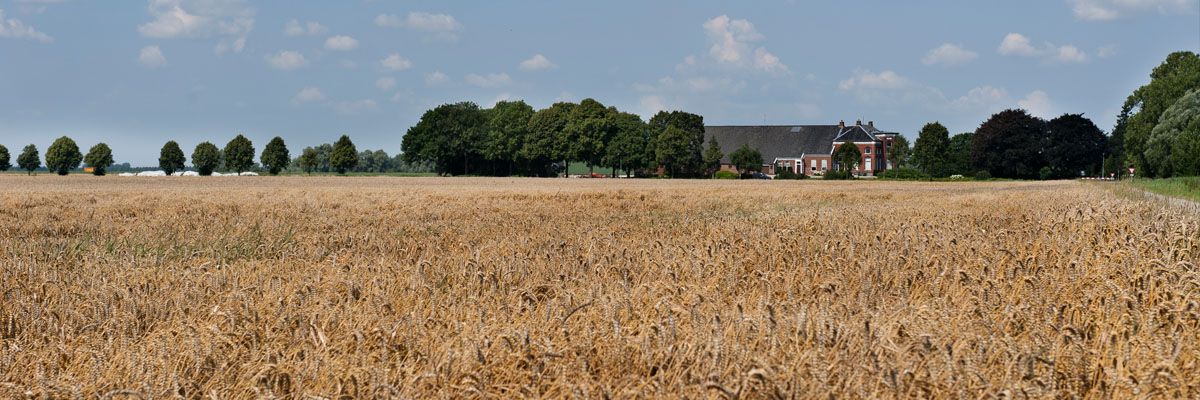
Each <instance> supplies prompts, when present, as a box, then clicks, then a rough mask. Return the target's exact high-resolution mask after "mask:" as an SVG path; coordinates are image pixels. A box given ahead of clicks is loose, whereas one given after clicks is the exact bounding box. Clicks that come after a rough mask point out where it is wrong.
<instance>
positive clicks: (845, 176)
mask: <svg viewBox="0 0 1200 400" xmlns="http://www.w3.org/2000/svg"><path fill="white" fill-rule="evenodd" d="M823 179H825V180H839V181H844V180H850V179H854V173H853V172H850V171H838V170H829V171H825V177H824V178H823Z"/></svg>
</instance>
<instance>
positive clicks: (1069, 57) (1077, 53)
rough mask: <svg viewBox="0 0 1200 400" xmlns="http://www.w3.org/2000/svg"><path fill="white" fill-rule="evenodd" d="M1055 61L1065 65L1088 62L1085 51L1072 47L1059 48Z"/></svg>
mask: <svg viewBox="0 0 1200 400" xmlns="http://www.w3.org/2000/svg"><path fill="white" fill-rule="evenodd" d="M1054 60H1055V61H1058V62H1063V63H1081V62H1086V61H1087V60H1088V57H1087V54H1086V53H1084V52H1083V50H1079V48H1077V47H1075V46H1071V45H1067V46H1062V47H1059V48H1058V52H1057V53H1055V55H1054Z"/></svg>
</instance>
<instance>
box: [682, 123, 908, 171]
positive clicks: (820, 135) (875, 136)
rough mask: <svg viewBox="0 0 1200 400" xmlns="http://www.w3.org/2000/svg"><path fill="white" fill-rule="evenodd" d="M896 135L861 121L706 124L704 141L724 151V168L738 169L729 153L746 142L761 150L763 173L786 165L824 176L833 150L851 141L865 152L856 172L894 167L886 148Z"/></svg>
mask: <svg viewBox="0 0 1200 400" xmlns="http://www.w3.org/2000/svg"><path fill="white" fill-rule="evenodd" d="M896 135H897V133H895V132H884V131H881V130H879V129H876V128H875V122H874V121H869V122H867V123H866V124H865V125H864V124H863V123H862V121H858V122H856V123H855V124H854V125H852V126H847V125H846V122H845V121H842V122H839V123H838V124H837V125H766V126H706V127H704V140H705V142H706V143H707V142H708V141H709V140H712V139H714V138H715V139H716V140H717V143H718V144H719V145H720V147H721V152H722V153H725V157H724V158H722V159H721V170H723V171H735V170H736V169H735V168H734V166H733V164H732V163H731V162H730V160H729V154H730V153H732V152H733V151H734V150H737V149H738V148H739V147H742V145H743V144H744V145H748V146H750V148H753V149H757V150H758V151H759V152H760V153H762V156H763V162H764V164H763V173H766V174H767V175H776V174H777V173H779V172H780V171H782V170H783V169H784V168H786V169H790V170H791V171H792V172H794V173H797V174H805V175H823V174H824V173H825V171H828V170H830V169H832V168H834V165H833V161H832V160H831V157H830V156H831V155H832V154H833V150H834V149H836V148H838V146H842V145H844V144H852V145H854V146H858V150H859V151H860V152H862V160H861V161H860V162H859V163H858V165H855V166H854V173H855V174H857V175H863V176H874V175H875V174H876V173H877V172H879V171H883V170H885V169H892V165H891V163H889V162H888V161H887V148H888V146H891V144H892V141H893V140H895V138H896Z"/></svg>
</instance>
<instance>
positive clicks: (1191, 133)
mask: <svg viewBox="0 0 1200 400" xmlns="http://www.w3.org/2000/svg"><path fill="white" fill-rule="evenodd" d="M1108 150H1109V159H1107V160H1106V164H1108V165H1110V166H1111V167H1112V168H1113V169H1118V170H1121V169H1124V168H1125V167H1133V168H1135V169H1136V170H1137V171H1138V172H1137V173H1138V174H1139V175H1141V176H1145V177H1155V178H1169V177H1172V176H1200V55H1198V54H1196V53H1194V52H1190V51H1181V52H1176V53H1172V54H1171V55H1169V56H1167V59H1166V60H1165V61H1163V62H1162V64H1160V65H1159V66H1158V67H1155V68H1154V70H1153V71H1151V72H1150V83H1148V84H1146V85H1143V86H1142V87H1139V88H1138V89H1137V90H1134V91H1133V93H1132V94H1130V95H1129V97H1128V98H1127V99H1126V100H1125V103H1124V105H1122V107H1121V113H1120V114H1119V115H1118V116H1117V125H1116V127H1115V128H1113V133H1112V140H1110V145H1109V149H1108Z"/></svg>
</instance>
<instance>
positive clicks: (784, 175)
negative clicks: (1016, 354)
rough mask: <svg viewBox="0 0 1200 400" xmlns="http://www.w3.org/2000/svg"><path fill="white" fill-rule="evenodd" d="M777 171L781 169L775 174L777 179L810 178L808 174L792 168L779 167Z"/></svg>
mask: <svg viewBox="0 0 1200 400" xmlns="http://www.w3.org/2000/svg"><path fill="white" fill-rule="evenodd" d="M777 171H779V173H778V174H776V175H775V179H787V180H800V179H808V175H805V174H797V173H795V172H792V170H791V169H790V168H779V169H777Z"/></svg>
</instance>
